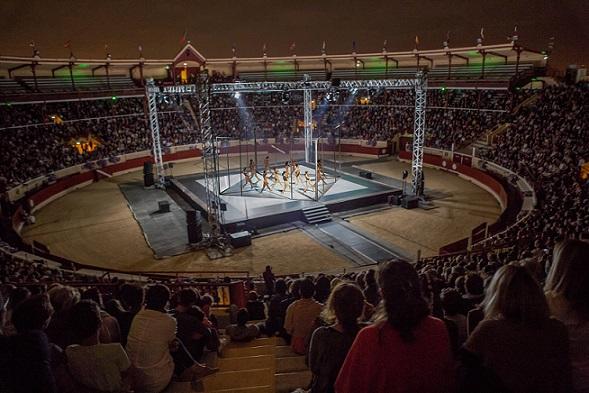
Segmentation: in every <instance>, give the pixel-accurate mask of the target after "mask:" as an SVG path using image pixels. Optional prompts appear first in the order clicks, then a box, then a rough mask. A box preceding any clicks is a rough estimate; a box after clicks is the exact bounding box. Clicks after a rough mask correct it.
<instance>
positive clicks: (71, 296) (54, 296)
mask: <svg viewBox="0 0 589 393" xmlns="http://www.w3.org/2000/svg"><path fill="white" fill-rule="evenodd" d="M47 293H48V294H49V299H50V300H51V305H52V306H53V309H54V310H55V314H53V317H52V318H51V322H50V323H49V326H48V327H47V329H46V332H47V336H48V337H49V341H51V342H52V343H53V344H55V345H57V346H58V347H59V348H61V349H65V348H66V347H67V346H68V345H70V344H73V343H74V341H73V337H72V334H71V330H70V328H69V321H70V316H69V312H70V310H71V308H72V307H73V306H74V305H75V304H76V303H78V302H79V301H80V292H79V291H78V290H77V289H76V288H73V287H70V286H63V285H61V284H57V285H55V286H53V287H52V288H50V289H49V291H48V292H47Z"/></svg>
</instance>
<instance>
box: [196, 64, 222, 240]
mask: <svg viewBox="0 0 589 393" xmlns="http://www.w3.org/2000/svg"><path fill="white" fill-rule="evenodd" d="M198 88H199V92H198V109H199V112H200V113H199V114H200V133H201V140H202V158H203V169H204V174H205V187H206V192H207V216H208V221H209V226H210V228H211V229H210V233H211V241H212V242H213V243H218V244H219V245H221V243H222V240H223V239H224V237H223V236H222V233H221V223H222V220H223V217H222V216H223V211H222V209H221V190H220V188H219V167H218V165H219V156H218V152H217V148H216V143H215V135H214V132H213V127H212V123H211V109H210V100H209V98H210V97H209V94H210V91H209V89H210V85H209V76H208V71H206V70H205V71H202V72H201V73H200V75H199V84H198ZM211 245H214V244H211Z"/></svg>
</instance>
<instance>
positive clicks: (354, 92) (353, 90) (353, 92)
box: [350, 87, 358, 95]
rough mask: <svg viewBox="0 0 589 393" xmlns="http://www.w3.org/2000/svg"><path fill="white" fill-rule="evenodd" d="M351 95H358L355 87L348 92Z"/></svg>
mask: <svg viewBox="0 0 589 393" xmlns="http://www.w3.org/2000/svg"><path fill="white" fill-rule="evenodd" d="M350 92H351V93H352V94H353V95H356V94H357V93H358V89H357V88H356V87H354V88H353V89H352V90H351V91H350Z"/></svg>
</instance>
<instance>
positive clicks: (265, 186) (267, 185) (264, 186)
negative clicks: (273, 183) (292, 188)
mask: <svg viewBox="0 0 589 393" xmlns="http://www.w3.org/2000/svg"><path fill="white" fill-rule="evenodd" d="M262 181H263V183H262V189H261V190H260V192H264V190H265V189H268V190H270V191H272V188H271V187H270V174H269V173H268V172H266V171H264V173H263V174H262Z"/></svg>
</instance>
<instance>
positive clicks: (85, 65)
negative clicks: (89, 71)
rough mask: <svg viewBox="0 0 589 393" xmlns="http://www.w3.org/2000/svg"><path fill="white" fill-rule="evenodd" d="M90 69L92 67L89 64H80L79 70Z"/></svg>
mask: <svg viewBox="0 0 589 393" xmlns="http://www.w3.org/2000/svg"><path fill="white" fill-rule="evenodd" d="M88 67H90V65H89V64H86V63H80V64H78V68H88Z"/></svg>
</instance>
